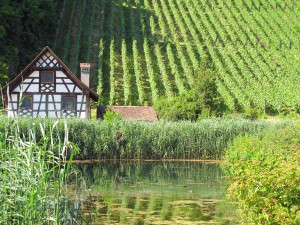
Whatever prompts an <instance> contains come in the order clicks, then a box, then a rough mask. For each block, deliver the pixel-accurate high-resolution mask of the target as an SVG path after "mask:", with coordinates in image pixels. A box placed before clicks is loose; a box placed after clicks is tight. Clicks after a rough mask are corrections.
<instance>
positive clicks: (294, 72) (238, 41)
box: [58, 0, 300, 117]
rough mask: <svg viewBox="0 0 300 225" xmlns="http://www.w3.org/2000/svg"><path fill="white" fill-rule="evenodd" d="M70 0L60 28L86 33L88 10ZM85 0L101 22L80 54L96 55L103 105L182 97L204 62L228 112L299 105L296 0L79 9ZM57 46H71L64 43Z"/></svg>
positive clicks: (136, 0) (121, 3)
mask: <svg viewBox="0 0 300 225" xmlns="http://www.w3.org/2000/svg"><path fill="white" fill-rule="evenodd" d="M65 2H66V5H70V7H65V9H64V10H63V13H62V20H61V21H62V22H61V23H60V26H61V25H62V26H63V24H64V23H66V24H67V23H68V22H70V24H75V25H72V26H71V27H69V28H68V27H66V28H65V29H59V31H58V37H59V39H60V40H65V42H67V40H68V33H70V29H71V30H75V31H76V32H74V33H76V34H78V35H81V34H80V33H79V32H81V30H82V29H80V24H78V25H77V24H76V23H74V21H78V18H80V16H81V13H86V10H85V12H83V11H80V10H78V12H76V14H75V15H74V13H73V14H72V13H70V11H72V10H73V9H72V7H71V3H73V2H74V1H70V0H65ZM70 2H71V3H70ZM84 2H86V9H91V8H94V7H97V10H96V13H95V14H96V16H95V21H98V23H99V26H96V25H97V22H96V23H95V26H94V32H90V36H92V37H93V40H94V41H93V43H96V44H97V43H100V44H99V48H94V47H93V46H89V47H87V46H86V44H85V40H84V39H83V40H80V42H81V43H80V44H79V45H80V48H81V49H80V52H82V55H83V57H80V58H81V59H82V60H83V61H86V60H88V58H87V56H85V55H88V54H86V52H90V51H91V49H92V50H94V49H96V50H97V51H98V52H97V53H99V54H94V58H91V61H92V64H93V65H95V69H94V70H92V71H91V77H92V79H94V80H95V81H96V80H98V84H99V86H98V93H101V94H102V96H101V101H102V102H104V103H105V102H106V103H107V102H115V103H118V104H122V103H125V104H126V105H138V104H140V105H144V103H145V102H149V103H150V104H151V103H153V102H155V101H156V100H157V99H159V98H164V97H165V98H168V99H169V98H173V97H175V96H178V95H182V94H183V93H184V92H185V91H190V90H191V89H192V86H193V84H194V83H193V82H194V78H195V77H199V74H201V63H202V62H204V61H207V68H208V69H210V70H211V71H214V73H216V79H215V83H216V86H217V89H218V92H219V93H220V95H221V96H222V98H223V100H224V102H225V104H226V106H227V107H228V108H229V109H230V110H231V111H233V112H236V111H238V112H245V113H246V114H248V115H249V116H250V117H256V115H255V114H257V113H256V112H255V111H257V112H258V113H260V112H263V113H270V112H271V113H272V112H276V113H277V114H278V113H284V112H285V109H289V110H292V111H297V109H298V108H299V96H300V88H299V87H300V79H299V73H300V64H299V58H300V56H299V38H300V36H299V35H300V33H299V32H297V31H296V29H295V27H297V26H298V27H299V22H298V21H299V19H300V17H299V15H300V14H299V11H298V8H297V5H298V3H297V1H294V0H287V1H277V0H268V1H267V0H263V1H244V0H220V1H210V2H209V3H208V1H207V0H190V1H185V0H168V1H166V0H159V1H151V0H144V1H140V0H117V1H104V0H101V1H96V3H95V1H77V3H76V5H77V8H78V5H80V4H82V5H83V4H85V3H84ZM67 3H68V4H67ZM82 8H84V7H82ZM112 9H115V10H113V12H112ZM72 15H73V16H72ZM99 18H100V19H99ZM101 18H103V19H101ZM112 28H113V29H112ZM86 29H87V30H89V29H90V28H89V27H88V28H86ZM98 31H100V32H99V33H101V34H99V35H98V37H97V33H98ZM90 38H91V37H90ZM112 41H114V42H113V46H112ZM59 46H67V45H65V44H64V41H62V44H61V45H59ZM77 47H78V46H77ZM77 47H74V46H73V47H70V49H68V50H67V51H68V52H70V53H71V52H73V51H74V49H72V48H77ZM110 53H111V54H110ZM58 54H60V53H59V52H58ZM98 55H99V58H98ZM70 58H71V57H70V55H68V57H67V59H66V61H70ZM98 61H99V63H98ZM97 64H98V65H97ZM108 74H109V76H108ZM96 77H97V78H96ZM93 83H96V82H93ZM188 96H189V95H188ZM207 111H209V110H207ZM251 111H252V112H251ZM207 114H208V113H207Z"/></svg>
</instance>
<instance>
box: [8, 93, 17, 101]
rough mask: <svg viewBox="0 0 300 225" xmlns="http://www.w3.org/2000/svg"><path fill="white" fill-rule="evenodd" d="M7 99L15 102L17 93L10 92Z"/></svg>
mask: <svg viewBox="0 0 300 225" xmlns="http://www.w3.org/2000/svg"><path fill="white" fill-rule="evenodd" d="M9 101H13V102H17V101H18V95H17V94H11V95H10V99H9Z"/></svg>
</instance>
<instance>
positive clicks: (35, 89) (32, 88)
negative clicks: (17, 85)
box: [27, 84, 39, 92]
mask: <svg viewBox="0 0 300 225" xmlns="http://www.w3.org/2000/svg"><path fill="white" fill-rule="evenodd" d="M38 91H39V85H38V84H31V85H30V86H29V88H28V90H27V92H38Z"/></svg>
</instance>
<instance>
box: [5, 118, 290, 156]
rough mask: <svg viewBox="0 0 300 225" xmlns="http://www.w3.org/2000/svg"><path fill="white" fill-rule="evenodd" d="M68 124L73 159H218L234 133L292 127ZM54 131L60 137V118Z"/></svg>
mask: <svg viewBox="0 0 300 225" xmlns="http://www.w3.org/2000/svg"><path fill="white" fill-rule="evenodd" d="M0 123H4V124H9V123H11V120H9V119H5V120H4V119H2V120H0ZM18 123H19V126H20V130H21V131H22V132H24V133H28V129H30V127H32V126H35V127H37V126H39V125H38V124H40V123H41V124H43V126H45V127H47V128H49V127H51V126H53V123H54V120H51V119H20V120H19V122H18ZM67 123H68V128H69V129H68V133H69V140H70V141H71V142H73V143H74V144H76V145H77V146H78V148H79V149H80V152H79V153H77V154H76V155H75V158H76V159H108V158H110V159H114V158H116V159H119V158H126V159H132V158H135V159H221V157H222V153H223V150H224V149H225V148H227V147H228V145H229V143H230V142H231V141H232V140H233V139H234V137H236V136H239V135H244V134H246V133H250V134H251V133H257V132H258V131H260V130H263V129H268V128H271V127H283V126H287V125H291V123H268V122H263V121H251V120H245V119H206V120H202V121H199V122H186V121H184V122H166V121H158V122H154V123H148V122H133V121H124V120H117V121H114V122H106V121H100V120H78V119H70V120H68V121H67ZM2 127H3V126H2ZM2 129H3V128H2ZM0 131H1V128H0ZM54 132H56V133H55V135H57V136H60V137H61V138H63V137H64V135H65V131H64V122H63V120H61V121H59V122H58V124H57V129H56V130H55V131H54ZM36 135H41V134H38V133H37V134H36Z"/></svg>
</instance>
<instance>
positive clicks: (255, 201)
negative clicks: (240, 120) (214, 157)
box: [223, 125, 300, 224]
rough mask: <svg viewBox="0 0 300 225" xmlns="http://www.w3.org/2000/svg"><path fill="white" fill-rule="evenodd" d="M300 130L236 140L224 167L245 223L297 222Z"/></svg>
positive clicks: (227, 153)
mask: <svg viewBox="0 0 300 225" xmlns="http://www.w3.org/2000/svg"><path fill="white" fill-rule="evenodd" d="M299 134H300V127H299V125H298V126H296V127H288V128H284V129H279V130H269V131H265V132H263V133H261V134H259V135H256V136H250V135H246V136H245V137H238V138H237V139H236V140H235V141H234V143H233V145H232V146H231V147H230V148H229V149H228V150H227V151H226V153H225V161H224V163H223V167H224V169H225V171H226V173H227V176H228V177H229V179H231V180H232V183H231V185H230V187H229V193H230V196H231V197H235V198H237V199H238V200H239V202H240V209H241V216H242V219H243V222H244V223H246V224H299V223H300V208H299V205H300V201H299V195H300V189H299V183H300V166H299V162H300V135H299Z"/></svg>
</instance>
